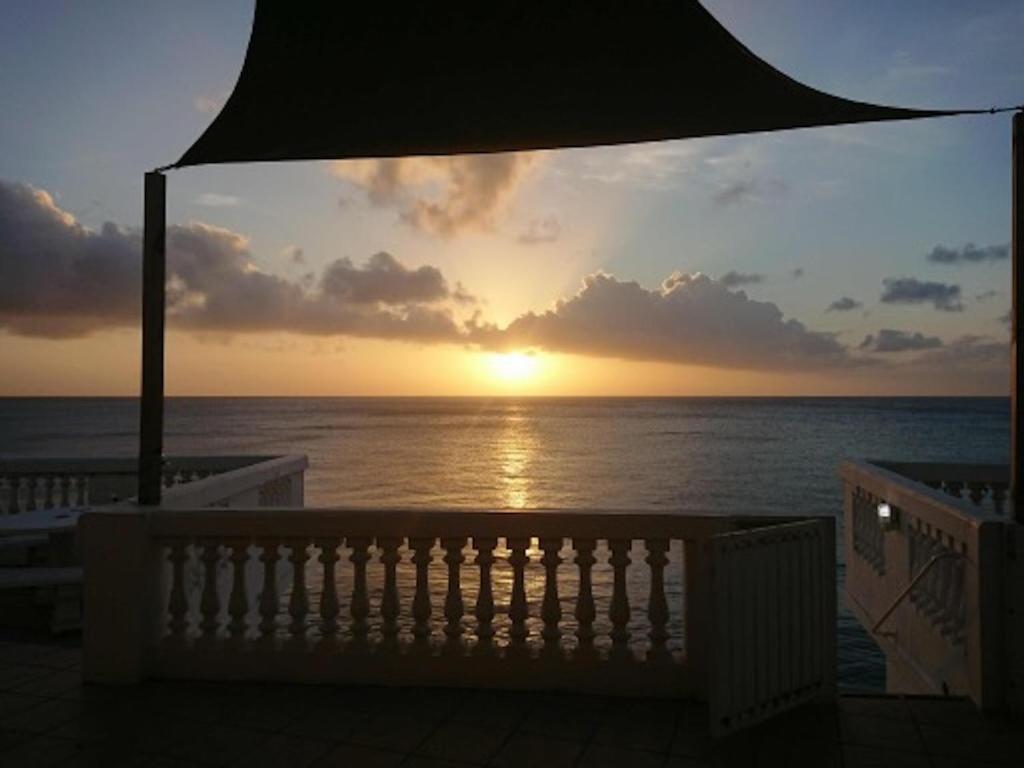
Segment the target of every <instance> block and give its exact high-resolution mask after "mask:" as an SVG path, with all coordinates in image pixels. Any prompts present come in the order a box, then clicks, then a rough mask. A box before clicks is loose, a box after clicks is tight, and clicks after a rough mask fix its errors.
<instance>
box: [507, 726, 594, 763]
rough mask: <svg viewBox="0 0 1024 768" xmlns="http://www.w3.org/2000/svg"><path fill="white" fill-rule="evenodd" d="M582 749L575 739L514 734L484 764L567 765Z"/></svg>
mask: <svg viewBox="0 0 1024 768" xmlns="http://www.w3.org/2000/svg"><path fill="white" fill-rule="evenodd" d="M582 751H583V744H582V743H580V742H577V741H564V740H562V739H553V738H551V737H550V736H541V735H540V734H536V733H517V734H514V735H513V736H512V737H511V738H510V739H509V740H508V741H506V742H505V744H504V745H503V746H502V748H501V750H500V751H499V752H498V754H497V755H495V756H494V757H493V758H492V759H491V761H490V763H488V764H489V765H492V766H495V767H496V768H498V767H500V768H569V766H572V765H575V761H576V758H577V757H579V755H580V753H581V752H582Z"/></svg>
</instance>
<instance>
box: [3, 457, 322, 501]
mask: <svg viewBox="0 0 1024 768" xmlns="http://www.w3.org/2000/svg"><path fill="white" fill-rule="evenodd" d="M291 458H292V460H293V463H294V461H295V460H296V457H291ZM302 460H303V461H304V459H302ZM270 461H277V462H280V461H281V459H279V458H277V457H273V456H169V457H167V458H166V459H165V461H164V470H163V482H164V486H165V488H167V489H168V491H166V492H165V493H167V494H168V495H170V497H171V498H172V499H174V498H180V494H179V493H178V491H177V490H176V489H177V487H178V486H183V485H186V484H188V485H189V486H190V487H195V483H196V482H197V481H202V480H204V479H206V478H210V477H212V476H221V477H222V478H223V477H224V476H225V474H226V473H234V474H237V473H238V472H243V476H244V475H245V474H246V472H245V471H246V469H247V468H250V467H252V466H253V465H264V464H266V463H267V462H270ZM136 468H137V467H136V460H135V459H132V458H97V459H85V458H54V459H49V458H46V459H0V515H3V514H21V513H24V512H32V511H34V510H37V509H52V508H55V507H85V506H100V505H105V504H113V503H117V502H121V501H125V500H127V499H131V498H132V497H134V495H135V490H136V487H135V486H136V480H135V478H136ZM302 468H303V469H304V468H305V465H304V464H303V467H302ZM244 482H245V481H243V483H244ZM207 485H209V484H207ZM172 489H174V490H172ZM186 498H192V497H186ZM282 498H283V497H282ZM243 503H252V502H243ZM289 503H291V502H289ZM301 503H302V502H301V496H300V497H299V505H300V506H301ZM279 505H281V506H286V505H287V503H284V502H282V503H281V504H279ZM193 506H204V504H193Z"/></svg>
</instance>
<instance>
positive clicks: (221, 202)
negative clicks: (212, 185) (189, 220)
mask: <svg viewBox="0 0 1024 768" xmlns="http://www.w3.org/2000/svg"><path fill="white" fill-rule="evenodd" d="M241 204H242V198H240V197H235V196H234V195H222V194H220V193H218V192H203V194H201V195H200V196H199V197H197V198H196V205H205V206H206V207H207V208H235V207H237V206H239V205H241Z"/></svg>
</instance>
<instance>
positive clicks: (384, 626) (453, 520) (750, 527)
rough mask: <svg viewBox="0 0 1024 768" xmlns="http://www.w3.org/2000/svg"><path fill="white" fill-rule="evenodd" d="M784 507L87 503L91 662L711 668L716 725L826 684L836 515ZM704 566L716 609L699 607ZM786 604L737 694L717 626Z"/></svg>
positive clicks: (704, 675)
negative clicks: (712, 663)
mask: <svg viewBox="0 0 1024 768" xmlns="http://www.w3.org/2000/svg"><path fill="white" fill-rule="evenodd" d="M779 522H789V521H779V520H773V519H767V518H737V517H729V516H720V515H681V514H649V513H628V512H616V511H571V512H569V511H552V510H528V511H521V510H516V511H477V510H452V511H445V510H409V509H407V510H391V509H369V510H367V509H301V510H279V509H265V510H260V509H232V510H230V511H220V510H216V509H209V508H207V509H202V510H196V509H180V510H179V509H161V510H154V511H148V512H146V511H131V512H127V511H126V512H125V513H120V512H118V511H114V510H110V511H105V512H100V513H96V514H89V515H87V516H86V517H85V518H84V520H83V522H82V533H83V551H84V553H85V557H86V573H87V592H86V605H87V620H86V634H85V674H86V677H87V679H90V680H93V681H99V682H112V681H126V680H138V679H141V678H145V677H153V676H155V677H199V678H230V679H277V680H303V681H316V682H332V681H333V682H357V683H374V684H400V685H449V686H467V687H500V688H564V689H571V690H581V691H601V692H605V693H626V694H629V693H642V694H645V695H659V694H660V695H673V696H693V697H703V696H706V695H708V692H709V686H713V685H714V684H715V681H716V680H720V682H721V685H722V687H723V690H724V689H726V688H728V689H729V691H731V693H732V698H731V699H730V700H731V701H733V702H734V707H733V708H734V709H735V711H734V712H733V711H725V712H724V713H723V714H722V715H721V719H722V722H723V723H724V724H726V726H727V725H728V724H729V723H730V722H738V721H739V718H740V715H742V716H743V717H745V718H753V719H757V718H758V717H759V716H761V714H762V713H763V712H764V711H767V710H768V709H770V708H771V707H772V706H775V705H777V703H778V702H779V701H781V700H783V699H786V700H788V699H789V698H793V699H794V700H795V699H796V698H799V697H800V696H802V695H804V694H805V693H807V692H820V691H821V690H824V689H825V688H826V687H828V686H830V685H832V683H833V681H834V669H833V667H834V627H835V621H834V598H835V587H834V583H835V582H834V578H835V571H834V537H833V534H832V520H831V519H817V518H814V519H811V520H809V521H808V520H805V521H803V522H801V523H798V524H797V525H796V527H792V528H790V527H787V526H785V525H774V526H773V523H776V524H777V523H779ZM776 529H778V534H777V535H776V534H773V535H770V536H767V535H764V534H763V533H758V532H763V531H774V530H776ZM747 533H750V534H751V536H749V537H746V538H745V537H744V534H747ZM723 536H725V537H732V538H725V539H722V538H721V537H723ZM737 536H739V538H736V537H737ZM716 541H720V544H719V545H718V546H711V545H712V544H714V542H716ZM800 568H803V570H798V569H800ZM790 569H792V572H791V571H790ZM715 573H719V574H720V576H718V577H716V576H715V575H714V574H715ZM751 573H759V574H762V575H763V578H762V577H758V578H757V579H753V578H752V577H751V578H747V575H749V574H751ZM741 577H742V578H741ZM715 578H718V579H719V581H720V582H721V589H720V590H718V592H719V593H720V594H721V595H722V596H723V600H726V601H727V602H728V605H726V604H725V602H723V603H722V604H721V605H718V606H717V607H716V605H715V604H714V599H715V597H716V594H714V593H713V591H712V589H711V586H710V585H711V584H712V583H714V579H715ZM723 579H724V581H723ZM748 582H749V584H748ZM726 586H728V587H729V588H728V589H726ZM782 603H785V604H786V605H787V606H791V607H790V608H788V609H787V611H786V615H789V616H792V617H793V618H792V622H788V623H786V625H785V627H784V628H783V626H782V622H778V621H776V622H775V624H771V622H772V619H768V620H767V621H768V623H767V624H766V625H765V628H763V631H762V629H761V628H758V629H757V632H756V633H755V635H750V637H751V638H753V637H755V636H756V637H760V636H762V635H763V636H764V638H766V639H767V641H766V643H765V644H764V648H763V649H762V648H761V645H757V646H756V647H755V645H750V644H748V643H746V642H744V643H743V644H742V645H741V646H737V648H736V652H737V653H742V654H745V655H744V659H747V657H748V656H749V659H747V660H749V661H750V662H751V663H754V662H753V660H754V657H755V656H756V655H757V654H758V653H760V652H761V650H763V651H764V652H765V653H766V654H770V655H771V662H770V664H765V665H760V664H759V665H758V666H759V667H760V666H763V667H764V668H765V669H777V668H778V667H779V665H780V664H781V665H782V667H784V669H781V670H779V671H778V674H777V675H774V676H773V677H772V680H773V681H774V682H772V683H770V684H769V683H767V682H766V683H765V685H763V686H761V687H758V685H757V684H755V685H753V686H751V687H749V690H746V691H744V692H743V693H742V695H740V689H739V688H738V687H737V686H738V683H737V681H736V680H735V679H733V678H730V677H729V676H727V675H723V676H718V677H714V676H712V675H711V674H710V673H709V664H708V658H709V645H710V644H713V638H715V637H721V636H722V633H725V635H730V633H732V632H735V633H737V634H736V636H739V633H741V632H746V631H749V629H750V626H753V625H752V624H751V622H753V621H754V619H753V618H752V617H753V616H754V614H755V612H757V611H761V612H765V611H768V610H769V609H768V608H767V606H770V605H780V604H782ZM830 605H831V608H830V607H829V606H830ZM758 615H760V614H758ZM830 617H831V618H830ZM712 624H713V626H712ZM769 626H775V628H776V630H777V631H776V632H775V634H771V637H770V638H769V635H770V631H769V629H768V627H769ZM822 627H825V629H824V630H823V629H822ZM773 631H774V630H773ZM784 632H785V633H794V634H793V638H795V639H794V642H796V641H797V640H799V639H800V638H802V637H803V635H804V634H807V637H806V638H803V640H804V644H803V645H801V644H800V643H799V642H797V644H796V645H795V646H793V647H796V648H801V647H803V648H808V649H810V648H814V649H816V650H817V656H815V657H814V658H815V659H817V661H815V662H813V663H811V662H807V663H806V665H805V666H806V668H805V669H803V668H802V669H801V670H800V671H796V670H795V668H794V669H793V670H791V669H790V667H789V666H788V662H787V663H782V662H780V661H779V659H783V658H784V657H785V654H780V652H779V648H778V644H779V642H781V638H782V637H783V636H784V634H783V633H784ZM776 635H777V637H776ZM785 636H789V635H785ZM798 636H799V637H798ZM715 645H716V647H715V653H714V658H715V659H720V660H721V663H722V664H724V665H728V664H730V663H732V662H731V657H730V656H729V653H731V651H729V653H727V652H726V650H727V645H726V644H724V643H719V644H715ZM830 646H831V650H829V648H830ZM733 666H734V667H735V668H736V669H739V668H740V667H738V666H735V663H733ZM765 680H767V678H765ZM741 682H742V681H741ZM786 686H790V688H786ZM784 689H785V690H784ZM772 702H774V703H772Z"/></svg>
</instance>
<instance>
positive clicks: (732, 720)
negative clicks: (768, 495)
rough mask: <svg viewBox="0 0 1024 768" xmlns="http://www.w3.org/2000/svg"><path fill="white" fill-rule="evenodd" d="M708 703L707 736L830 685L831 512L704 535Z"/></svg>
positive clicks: (740, 725) (759, 717) (757, 719)
mask: <svg viewBox="0 0 1024 768" xmlns="http://www.w3.org/2000/svg"><path fill="white" fill-rule="evenodd" d="M709 546H710V550H711V551H710V553H709V554H710V558H709V559H710V570H711V574H710V576H711V593H710V606H709V607H710V612H711V616H710V619H711V627H710V628H711V632H710V638H709V639H710V644H709V646H708V652H709V661H710V669H709V680H708V685H709V696H708V699H709V705H710V711H711V730H712V734H713V735H715V736H722V735H726V734H728V733H732V732H734V731H737V730H739V729H741V728H746V727H748V726H750V725H754V724H755V723H758V722H761V721H762V720H765V719H767V718H769V717H772V716H773V715H776V714H779V713H781V712H784V711H786V710H788V709H792V708H793V707H795V706H797V705H798V704H801V703H803V702H805V701H808V700H809V699H812V698H814V697H817V696H822V695H826V694H828V695H832V694H834V692H835V669H836V658H835V649H836V569H835V521H834V520H833V519H832V518H815V519H812V520H807V521H803V522H798V523H784V524H780V525H770V526H766V527H763V528H753V529H749V530H745V531H738V532H735V533H725V534H720V535H718V536H713V537H712V538H711V540H710V544H709Z"/></svg>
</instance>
